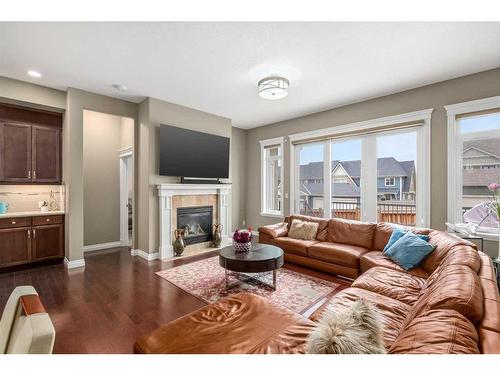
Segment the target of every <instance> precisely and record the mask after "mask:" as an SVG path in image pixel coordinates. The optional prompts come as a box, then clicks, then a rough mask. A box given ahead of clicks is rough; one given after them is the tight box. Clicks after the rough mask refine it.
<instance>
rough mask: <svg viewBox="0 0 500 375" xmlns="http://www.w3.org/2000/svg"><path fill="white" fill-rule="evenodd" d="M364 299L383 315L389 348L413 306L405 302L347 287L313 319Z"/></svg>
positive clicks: (385, 339)
mask: <svg viewBox="0 0 500 375" xmlns="http://www.w3.org/2000/svg"><path fill="white" fill-rule="evenodd" d="M359 299H363V300H365V301H366V302H369V303H371V304H373V305H374V306H375V307H376V308H377V309H378V310H379V311H380V313H381V315H382V322H383V324H384V330H383V337H384V343H385V347H386V348H389V347H390V346H391V345H392V343H393V342H394V340H395V339H396V337H397V336H398V335H399V331H400V330H401V328H402V326H403V322H404V320H405V317H406V316H407V315H408V313H409V312H410V309H411V307H410V306H409V305H407V304H405V303H403V302H400V301H397V300H395V299H392V298H389V297H386V296H383V295H381V294H377V293H374V292H371V291H369V290H364V289H359V288H347V289H344V290H342V291H341V292H339V293H337V294H336V295H334V296H333V297H332V298H331V299H330V300H329V301H328V302H327V303H325V304H324V305H323V306H322V307H321V308H320V309H318V310H317V311H316V312H315V313H314V314H313V315H312V316H311V319H312V320H313V321H318V320H319V319H321V317H322V316H323V314H327V313H328V312H331V311H333V310H334V309H335V308H338V307H350V306H351V305H352V304H353V303H354V302H356V301H358V300H359Z"/></svg>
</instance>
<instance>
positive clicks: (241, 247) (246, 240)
mask: <svg viewBox="0 0 500 375" xmlns="http://www.w3.org/2000/svg"><path fill="white" fill-rule="evenodd" d="M233 247H234V250H235V251H236V252H238V253H243V252H247V251H250V250H252V228H251V227H250V228H248V229H237V230H235V231H234V233H233Z"/></svg>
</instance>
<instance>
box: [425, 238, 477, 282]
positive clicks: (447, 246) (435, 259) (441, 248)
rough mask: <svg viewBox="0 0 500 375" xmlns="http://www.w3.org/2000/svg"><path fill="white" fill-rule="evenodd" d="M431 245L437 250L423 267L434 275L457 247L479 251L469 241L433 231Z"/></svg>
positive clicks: (426, 260)
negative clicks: (467, 247)
mask: <svg viewBox="0 0 500 375" xmlns="http://www.w3.org/2000/svg"><path fill="white" fill-rule="evenodd" d="M429 237H430V239H429V243H430V244H431V245H434V246H435V247H436V248H435V249H434V251H433V252H432V253H431V255H429V256H428V257H427V258H426V259H425V261H424V262H423V263H422V267H423V268H425V270H426V271H427V272H429V273H433V272H434V271H435V270H436V268H437V267H438V266H439V265H440V264H441V262H442V261H443V259H444V258H445V257H446V256H447V255H448V253H449V252H450V250H451V249H452V248H454V247H455V246H469V247H471V248H473V249H477V246H476V245H475V244H473V243H472V242H469V241H467V240H464V239H461V238H457V237H454V236H451V235H450V234H448V233H445V232H440V231H432V232H431V233H430V235H429Z"/></svg>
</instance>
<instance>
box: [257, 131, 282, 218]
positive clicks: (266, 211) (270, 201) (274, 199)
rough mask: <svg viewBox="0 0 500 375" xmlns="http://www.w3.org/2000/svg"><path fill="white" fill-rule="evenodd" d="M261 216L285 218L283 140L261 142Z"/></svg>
mask: <svg viewBox="0 0 500 375" xmlns="http://www.w3.org/2000/svg"><path fill="white" fill-rule="evenodd" d="M260 145H261V175H262V176H261V177H262V178H261V215H264V216H273V217H274V216H277V217H282V216H283V138H275V139H268V140H263V141H260Z"/></svg>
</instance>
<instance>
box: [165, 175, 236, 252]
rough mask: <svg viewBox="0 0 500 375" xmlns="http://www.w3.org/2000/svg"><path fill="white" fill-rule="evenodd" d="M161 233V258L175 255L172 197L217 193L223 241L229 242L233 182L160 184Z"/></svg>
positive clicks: (218, 219)
mask: <svg viewBox="0 0 500 375" xmlns="http://www.w3.org/2000/svg"><path fill="white" fill-rule="evenodd" d="M156 187H157V189H158V197H159V200H158V203H159V213H158V216H159V220H158V222H159V225H160V227H159V232H158V233H159V234H160V241H159V242H160V246H159V252H160V258H161V259H168V258H172V257H173V256H174V249H173V247H172V242H173V231H174V229H175V228H172V215H173V212H172V197H173V196H174V195H210V194H216V195H218V197H219V199H218V202H219V206H218V218H217V221H218V222H219V223H220V224H222V243H223V244H225V243H228V242H229V231H230V228H229V227H230V226H231V199H230V192H231V184H159V185H156Z"/></svg>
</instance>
